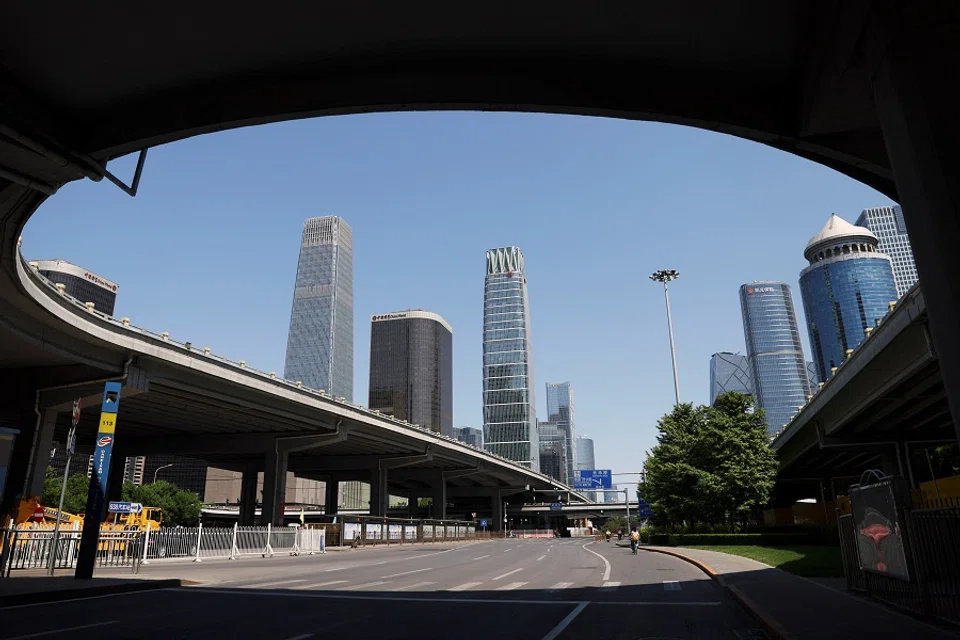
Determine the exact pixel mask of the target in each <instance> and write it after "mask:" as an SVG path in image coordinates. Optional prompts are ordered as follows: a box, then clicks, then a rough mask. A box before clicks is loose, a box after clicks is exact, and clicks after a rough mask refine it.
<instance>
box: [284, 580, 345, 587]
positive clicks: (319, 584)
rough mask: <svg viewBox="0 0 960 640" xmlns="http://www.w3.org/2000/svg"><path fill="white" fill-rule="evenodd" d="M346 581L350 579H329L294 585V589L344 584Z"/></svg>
mask: <svg viewBox="0 0 960 640" xmlns="http://www.w3.org/2000/svg"><path fill="white" fill-rule="evenodd" d="M346 582H349V580H328V581H327V582H317V583H315V584H304V585H300V586H298V587H294V589H318V588H320V587H329V586H331V585H335V584H344V583H346Z"/></svg>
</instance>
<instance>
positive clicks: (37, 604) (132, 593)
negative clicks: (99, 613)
mask: <svg viewBox="0 0 960 640" xmlns="http://www.w3.org/2000/svg"><path fill="white" fill-rule="evenodd" d="M180 588H181V587H168V588H166V589H143V590H142V591H126V592H123V593H107V594H104V595H102V596H84V597H82V598H70V602H81V601H83V600H102V599H104V598H122V597H124V596H143V595H150V594H152V593H155V592H157V591H169V590H171V589H180ZM187 588H188V589H197V588H198V587H187ZM199 588H201V589H206V587H199ZM50 604H51V603H50V602H31V603H29V604H11V605H9V606H0V611H7V610H8V609H29V608H30V607H46V606H49V605H50Z"/></svg>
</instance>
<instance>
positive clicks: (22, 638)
mask: <svg viewBox="0 0 960 640" xmlns="http://www.w3.org/2000/svg"><path fill="white" fill-rule="evenodd" d="M44 604H50V603H49V602H45V603H44ZM118 622H120V621H119V620H107V621H106V622H94V623H91V624H81V625H79V626H76V627H64V628H63V629H53V630H52V631H39V632H37V633H28V634H27V635H25V636H14V637H12V638H10V640H26V638H42V637H43V636H52V635H53V634H55V633H66V632H67V631H79V630H80V629H90V628H92V627H105V626H107V625H108V624H117V623H118Z"/></svg>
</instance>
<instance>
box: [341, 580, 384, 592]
mask: <svg viewBox="0 0 960 640" xmlns="http://www.w3.org/2000/svg"><path fill="white" fill-rule="evenodd" d="M388 582H390V581H389V580H377V581H376V582H364V583H363V584H352V585H350V586H349V587H340V588H339V589H337V591H357V590H358V589H366V588H367V587H379V586H380V585H382V584H387V583H388Z"/></svg>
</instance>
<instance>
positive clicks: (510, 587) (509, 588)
mask: <svg viewBox="0 0 960 640" xmlns="http://www.w3.org/2000/svg"><path fill="white" fill-rule="evenodd" d="M525 584H527V583H526V582H511V583H510V584H505V585H503V586H502V587H497V591H513V590H514V589H518V588H520V587H522V586H523V585H525Z"/></svg>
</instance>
